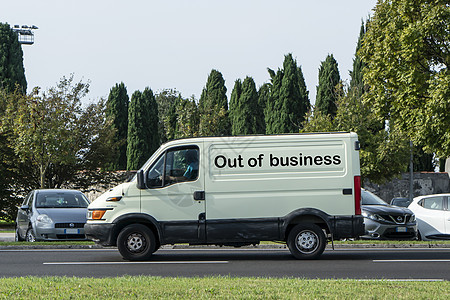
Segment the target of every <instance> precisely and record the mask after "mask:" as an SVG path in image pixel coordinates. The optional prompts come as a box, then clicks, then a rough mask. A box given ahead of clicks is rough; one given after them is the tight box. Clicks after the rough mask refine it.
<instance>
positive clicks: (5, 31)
mask: <svg viewBox="0 0 450 300" xmlns="http://www.w3.org/2000/svg"><path fill="white" fill-rule="evenodd" d="M16 88H18V89H19V91H20V92H21V93H23V94H24V93H26V91H27V81H26V79H25V69H24V67H23V52H22V47H21V46H20V44H19V40H18V38H17V34H16V33H15V32H14V31H13V30H12V29H11V28H10V26H9V24H8V23H0V89H3V90H5V91H7V92H14V91H15V90H16Z"/></svg>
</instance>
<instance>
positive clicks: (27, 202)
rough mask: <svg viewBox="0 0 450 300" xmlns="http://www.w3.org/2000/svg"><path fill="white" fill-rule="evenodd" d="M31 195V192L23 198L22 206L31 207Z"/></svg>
mask: <svg viewBox="0 0 450 300" xmlns="http://www.w3.org/2000/svg"><path fill="white" fill-rule="evenodd" d="M32 195H33V192H29V193H28V195H27V196H26V197H25V199H24V200H23V203H22V205H30V206H31V202H30V199H31V198H32V197H31V196H32Z"/></svg>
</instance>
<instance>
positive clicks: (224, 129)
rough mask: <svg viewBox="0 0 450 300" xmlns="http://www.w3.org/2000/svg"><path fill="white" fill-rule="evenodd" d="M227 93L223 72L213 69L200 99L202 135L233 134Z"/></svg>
mask: <svg viewBox="0 0 450 300" xmlns="http://www.w3.org/2000/svg"><path fill="white" fill-rule="evenodd" d="M226 93H227V88H226V87H225V80H224V79H223V76H222V73H220V72H219V71H217V70H212V71H211V73H210V74H209V76H208V80H207V83H206V87H205V88H204V89H203V91H202V95H201V97H200V101H199V111H200V135H202V136H211V135H214V136H223V135H230V134H231V125H230V121H229V117H228V99H227V95H226Z"/></svg>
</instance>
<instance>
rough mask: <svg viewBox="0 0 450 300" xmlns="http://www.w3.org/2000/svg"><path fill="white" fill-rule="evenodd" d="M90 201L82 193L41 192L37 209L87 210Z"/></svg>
mask: <svg viewBox="0 0 450 300" xmlns="http://www.w3.org/2000/svg"><path fill="white" fill-rule="evenodd" d="M88 205H89V200H88V199H87V198H86V196H84V195H83V194H82V193H70V192H60V193H54V192H52V193H45V192H39V193H38V195H37V199H36V205H35V206H36V208H86V207H88Z"/></svg>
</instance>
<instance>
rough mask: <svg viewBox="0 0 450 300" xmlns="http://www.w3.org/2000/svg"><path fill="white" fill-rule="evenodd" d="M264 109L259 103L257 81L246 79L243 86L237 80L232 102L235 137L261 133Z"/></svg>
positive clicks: (231, 113) (231, 115)
mask: <svg viewBox="0 0 450 300" xmlns="http://www.w3.org/2000/svg"><path fill="white" fill-rule="evenodd" d="M263 115H264V110H263V108H262V107H261V106H260V105H259V102H258V92H257V91H256V86H255V81H254V80H253V78H251V77H248V76H247V77H246V78H245V79H244V82H243V83H242V84H241V81H240V80H236V83H235V86H234V89H233V92H232V94H231V100H230V121H231V129H232V134H233V135H242V134H243V135H246V134H256V133H261V132H260V131H259V130H261V129H260V127H261V125H260V124H259V122H260V121H261V118H262V116H263Z"/></svg>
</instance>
